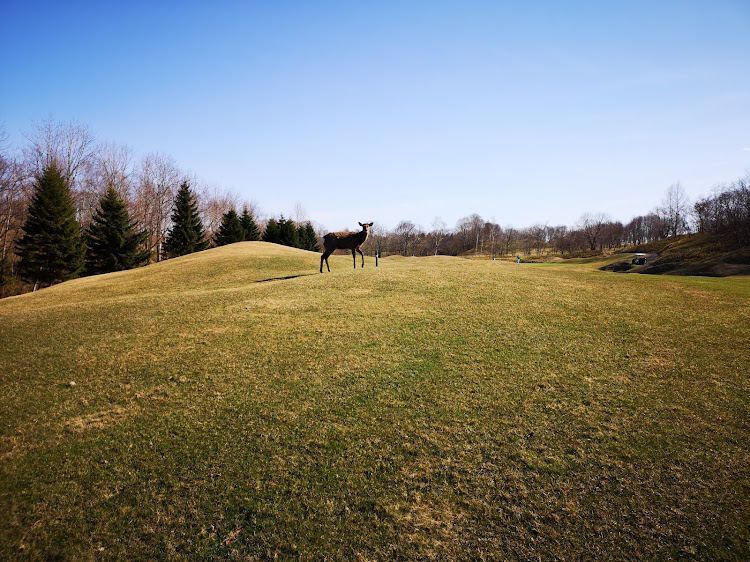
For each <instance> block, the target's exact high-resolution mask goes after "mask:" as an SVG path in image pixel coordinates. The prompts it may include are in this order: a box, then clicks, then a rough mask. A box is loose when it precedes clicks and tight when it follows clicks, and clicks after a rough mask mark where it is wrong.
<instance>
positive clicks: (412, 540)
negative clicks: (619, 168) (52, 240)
mask: <svg viewBox="0 0 750 562" xmlns="http://www.w3.org/2000/svg"><path fill="white" fill-rule="evenodd" d="M319 259H320V258H319V254H313V253H309V252H304V251H301V250H294V249H291V248H285V247H280V246H275V245H269V244H264V243H253V242H249V243H242V244H235V245H232V246H228V247H222V248H218V249H214V250H209V251H206V252H202V253H199V254H194V255H191V256H186V257H184V258H179V259H175V260H170V261H167V262H164V263H161V264H158V265H155V266H150V267H148V268H143V269H138V270H134V271H128V272H123V273H116V274H110V275H104V276H98V277H91V278H85V279H79V280H75V281H71V282H68V283H64V284H62V285H59V286H55V287H52V288H50V289H45V290H42V291H39V292H37V293H34V294H28V295H22V296H19V297H13V298H9V299H4V300H2V301H0V382H1V384H2V393H1V394H0V513H2V514H3V523H4V524H3V525H2V526H1V527H0V557H2V558H4V559H55V558H64V559H106V560H114V559H165V558H188V559H207V558H211V557H215V558H222V559H237V560H247V559H250V560H252V559H268V558H276V557H278V558H281V559H289V558H302V559H324V558H327V559H342V560H356V559H360V560H381V559H382V560H386V559H387V560H391V559H404V560H406V559H472V560H476V559H482V558H487V559H502V558H547V559H548V558H553V557H559V558H562V557H565V558H573V559H576V558H591V559H602V558H608V559H611V558H627V559H633V558H636V559H637V558H681V557H688V558H696V557H697V558H703V559H736V560H742V559H747V558H748V557H750V547H749V546H748V545H750V524H749V523H750V518H749V516H748V513H750V500H748V498H750V454H748V451H749V450H750V439H749V437H748V424H749V423H750V415H749V412H748V406H749V404H748V400H749V397H750V393H749V390H750V389H749V386H748V379H747V373H748V372H750V305H749V303H750V282H748V280H747V279H742V278H729V279H712V278H688V277H682V278H679V277H670V276H660V277H654V276H640V275H637V276H634V275H612V274H608V273H604V272H601V271H598V270H597V267H599V266H600V265H601V263H600V262H591V261H585V260H582V261H581V262H580V263H576V264H564V265H563V264H559V263H555V264H522V265H516V264H512V263H505V262H503V263H501V262H491V261H485V262H481V261H468V260H461V259H457V258H446V257H436V258H420V259H413V258H411V259H410V258H397V257H393V258H386V259H383V260H381V261H380V267H378V268H375V267H374V263H373V260H372V259H368V260H367V263H366V267H365V269H357V270H356V271H354V270H353V269H352V268H351V257H347V256H333V257H331V259H330V260H331V269H332V270H333V271H332V273H330V274H328V273H327V274H323V275H320V274H318V273H317V271H318V266H319Z"/></svg>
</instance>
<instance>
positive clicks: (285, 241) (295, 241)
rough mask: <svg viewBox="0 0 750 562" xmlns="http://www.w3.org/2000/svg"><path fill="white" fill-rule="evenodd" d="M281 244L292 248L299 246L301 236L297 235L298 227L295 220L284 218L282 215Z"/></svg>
mask: <svg viewBox="0 0 750 562" xmlns="http://www.w3.org/2000/svg"><path fill="white" fill-rule="evenodd" d="M278 243H279V244H282V245H284V246H291V247H292V248H298V247H299V236H298V235H297V227H296V226H294V222H292V221H290V220H287V219H285V218H284V215H281V217H280V218H279V242H278Z"/></svg>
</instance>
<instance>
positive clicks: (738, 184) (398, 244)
mask: <svg viewBox="0 0 750 562" xmlns="http://www.w3.org/2000/svg"><path fill="white" fill-rule="evenodd" d="M693 232H705V233H712V234H723V235H727V236H729V237H730V238H731V239H732V240H734V243H735V244H736V245H747V244H750V174H748V175H747V176H745V177H744V178H740V179H738V180H737V181H735V182H733V183H731V184H729V185H719V186H716V187H715V188H714V193H713V194H712V195H710V196H707V197H703V198H701V199H699V200H698V201H696V202H695V203H694V204H691V202H690V201H689V199H688V197H687V195H686V193H685V191H684V189H683V188H682V187H681V186H680V184H674V185H671V186H669V188H668V189H667V190H666V192H665V194H664V197H663V199H662V202H661V204H660V205H657V206H656V207H655V208H654V209H653V210H652V211H651V212H649V213H647V214H645V215H639V216H636V217H634V218H632V219H631V220H630V221H629V222H627V223H622V222H620V221H615V220H612V219H611V218H610V217H609V216H607V215H606V214H604V213H584V214H583V215H581V217H580V219H579V220H578V222H577V223H576V224H575V225H574V226H572V227H568V226H565V225H555V226H550V225H549V224H541V223H538V224H534V225H532V226H529V227H524V228H517V227H515V226H513V225H500V224H497V223H496V222H494V221H492V220H485V219H483V218H482V217H481V216H480V215H478V214H476V213H475V214H472V215H469V216H467V217H463V218H461V219H459V220H458V221H457V222H456V224H455V226H454V227H453V228H448V226H447V224H446V223H445V221H443V220H442V219H440V218H436V219H435V220H434V221H433V223H432V225H431V228H430V229H424V228H422V227H421V226H419V225H417V224H414V223H413V222H412V221H408V220H404V221H401V222H400V223H399V224H398V225H397V226H396V227H395V228H394V229H393V230H390V231H387V230H384V229H382V228H379V227H378V226H376V227H374V228H373V229H372V232H371V235H370V237H371V240H372V242H371V245H370V250H371V252H378V253H379V255H381V256H384V255H388V254H399V255H403V256H428V255H451V256H461V255H464V256H471V255H475V256H480V255H481V256H489V257H504V256H515V255H516V254H524V255H526V256H534V255H537V256H538V255H542V254H552V255H559V256H563V257H570V256H575V255H582V254H588V253H596V252H601V251H604V250H614V249H619V248H622V247H625V246H639V245H642V244H647V243H649V242H654V241H657V240H663V239H666V238H669V237H672V236H679V235H681V234H687V233H693Z"/></svg>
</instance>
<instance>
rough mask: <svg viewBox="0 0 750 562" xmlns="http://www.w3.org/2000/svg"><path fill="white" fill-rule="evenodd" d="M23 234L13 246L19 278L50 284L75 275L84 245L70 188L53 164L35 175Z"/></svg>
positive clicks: (37, 284)
mask: <svg viewBox="0 0 750 562" xmlns="http://www.w3.org/2000/svg"><path fill="white" fill-rule="evenodd" d="M23 231H24V235H23V237H22V238H21V240H19V242H18V249H17V250H16V251H17V253H18V256H19V257H20V261H19V263H18V269H19V272H20V273H21V276H22V278H24V279H25V280H27V281H30V282H32V283H34V288H35V289H36V288H37V286H39V285H45V284H46V285H52V284H53V283H56V282H59V281H66V280H68V279H72V278H74V277H77V276H78V274H79V273H80V272H81V270H82V269H83V259H84V255H85V253H86V246H85V244H84V242H83V239H82V238H81V230H80V227H79V226H78V222H77V221H76V212H75V209H74V208H73V202H72V201H71V198H70V188H69V187H68V183H67V181H66V180H65V178H64V177H63V175H62V172H61V171H60V169H59V168H58V167H57V165H56V164H52V165H51V166H49V167H48V168H45V169H44V170H43V171H42V173H41V174H40V175H39V176H38V177H37V180H36V186H35V191H34V195H33V197H32V200H31V205H30V206H29V211H28V217H27V219H26V223H25V224H24V226H23Z"/></svg>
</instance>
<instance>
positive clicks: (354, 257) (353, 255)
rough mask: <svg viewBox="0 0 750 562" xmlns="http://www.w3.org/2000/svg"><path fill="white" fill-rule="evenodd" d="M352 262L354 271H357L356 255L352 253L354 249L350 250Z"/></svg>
mask: <svg viewBox="0 0 750 562" xmlns="http://www.w3.org/2000/svg"><path fill="white" fill-rule="evenodd" d="M352 260H354V269H357V254H355V253H354V248H352Z"/></svg>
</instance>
